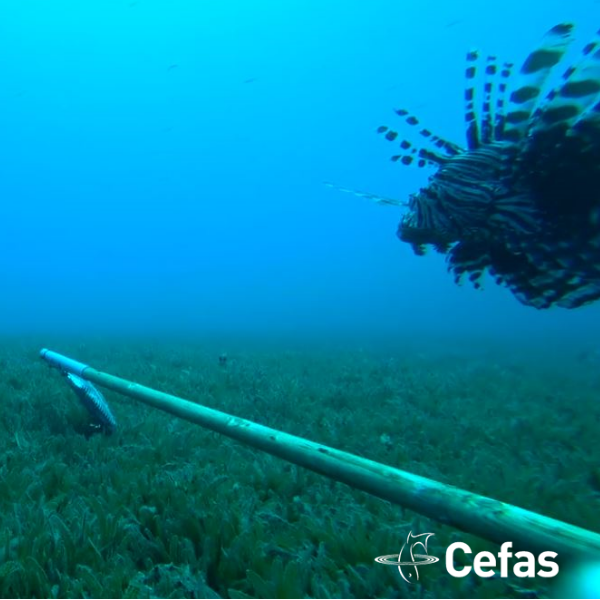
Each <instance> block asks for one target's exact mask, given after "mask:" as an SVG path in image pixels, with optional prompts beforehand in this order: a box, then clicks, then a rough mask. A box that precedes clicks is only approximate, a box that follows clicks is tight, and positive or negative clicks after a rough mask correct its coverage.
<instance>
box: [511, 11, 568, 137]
mask: <svg viewBox="0 0 600 600" xmlns="http://www.w3.org/2000/svg"><path fill="white" fill-rule="evenodd" d="M572 41H573V24H572V23H561V24H560V25H556V26H555V27H553V28H552V29H550V31H548V32H547V33H546V35H544V37H543V38H542V41H541V43H540V45H539V47H538V48H537V50H534V51H533V52H532V53H531V54H530V55H529V56H528V57H527V58H526V59H525V62H524V63H523V65H522V66H521V69H520V71H519V82H518V83H519V85H518V86H517V87H516V89H515V90H514V91H513V92H512V93H511V95H510V98H509V106H508V109H509V110H508V113H507V115H506V126H505V130H504V139H505V140H508V141H511V142H518V141H520V140H522V139H523V138H524V137H525V136H526V135H527V132H528V130H529V128H530V121H531V116H532V114H533V112H534V110H535V108H536V106H537V105H538V104H539V101H540V95H541V93H542V91H543V88H544V85H545V84H546V81H547V80H548V76H549V75H550V74H551V73H552V71H553V70H554V68H555V67H556V65H557V64H558V63H559V62H560V61H561V60H562V58H563V56H564V54H565V52H566V51H567V48H568V47H569V45H570V44H571V42H572Z"/></svg>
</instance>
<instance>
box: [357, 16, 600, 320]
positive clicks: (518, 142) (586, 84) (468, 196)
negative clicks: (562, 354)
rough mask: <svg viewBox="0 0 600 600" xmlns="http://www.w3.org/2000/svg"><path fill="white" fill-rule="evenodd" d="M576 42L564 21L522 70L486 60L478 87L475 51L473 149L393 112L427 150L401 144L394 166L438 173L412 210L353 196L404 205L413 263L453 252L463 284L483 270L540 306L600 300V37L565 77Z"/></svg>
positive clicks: (469, 99) (469, 104)
mask: <svg viewBox="0 0 600 600" xmlns="http://www.w3.org/2000/svg"><path fill="white" fill-rule="evenodd" d="M573 33H574V26H573V25H572V24H569V23H563V24H560V25H557V26H555V27H553V28H552V29H550V31H548V32H547V33H546V34H545V35H544V37H543V38H542V40H541V42H540V44H539V46H538V47H537V48H536V49H535V50H534V51H533V52H532V53H531V54H529V56H528V57H527V59H526V60H525V62H524V63H523V65H522V66H521V68H520V69H519V71H518V73H515V72H514V70H513V65H512V64H510V63H502V64H500V63H499V62H498V61H497V59H496V58H495V57H493V56H492V57H488V58H487V60H486V61H485V69H484V75H483V77H482V78H481V79H482V82H481V85H477V84H476V83H475V82H476V79H477V71H478V65H479V64H480V61H479V56H478V53H477V52H473V51H472V52H469V53H468V55H467V68H466V78H467V87H466V90H465V102H466V115H465V118H466V141H467V147H466V148H463V147H461V146H458V145H456V144H454V143H452V142H450V141H448V140H446V139H443V138H442V137H439V136H436V135H434V134H433V133H432V132H431V131H430V130H428V129H425V128H422V127H421V125H420V124H419V120H418V119H417V118H416V117H415V116H414V115H412V114H410V113H409V112H408V111H406V110H403V109H402V110H397V111H396V113H397V114H398V115H399V116H400V117H402V118H403V119H404V120H405V122H406V123H407V124H408V125H411V126H413V127H416V128H418V129H419V133H420V135H421V136H422V138H423V144H422V145H421V147H418V145H417V144H414V143H412V142H411V141H409V140H403V141H400V144H399V146H400V151H399V153H398V154H396V155H394V156H393V157H392V160H393V161H399V162H400V163H401V164H404V165H410V164H416V165H418V166H419V167H426V166H433V167H435V168H436V169H437V170H436V172H435V173H434V174H433V175H432V176H431V177H430V178H429V180H428V183H427V185H426V187H424V188H422V189H421V190H420V191H419V192H418V193H417V194H413V195H411V196H410V198H409V200H408V202H401V201H396V200H393V199H388V198H382V197H380V196H376V195H373V194H361V193H358V194H359V195H361V196H366V197H368V198H370V199H372V200H374V201H377V202H381V203H387V204H395V205H401V206H404V207H405V210H406V212H405V214H404V215H403V217H402V220H401V222H400V224H399V227H398V237H399V238H400V239H401V240H402V241H404V242H407V243H409V244H411V245H412V248H413V250H414V252H415V253H416V254H417V255H422V254H424V253H425V250H426V248H428V247H433V248H435V249H436V250H437V251H439V252H441V253H443V254H446V256H447V261H448V268H449V271H450V272H451V273H453V274H454V276H455V280H456V282H457V283H460V282H461V280H462V279H463V278H465V277H467V278H468V279H469V280H470V281H471V282H473V284H474V285H475V287H480V286H481V279H482V276H483V275H484V273H486V272H487V273H489V274H490V275H491V276H492V277H493V278H494V279H495V281H496V282H497V283H498V284H500V285H504V286H506V287H508V289H509V290H510V291H511V292H512V293H513V294H514V295H515V296H516V298H517V299H518V300H519V301H520V302H522V303H523V304H526V305H529V306H533V307H535V308H538V309H541V308H549V307H551V306H562V307H565V308H576V307H579V306H582V305H584V304H587V303H589V302H592V301H594V300H597V299H598V298H600V31H599V32H598V33H597V34H596V36H595V37H594V39H593V40H592V41H591V42H590V43H589V44H587V45H586V46H585V47H584V48H583V51H582V53H581V56H580V58H579V59H578V61H577V62H576V63H575V64H574V65H572V66H570V67H569V68H568V69H566V71H565V72H564V73H563V74H562V77H560V72H559V73H557V70H562V69H561V67H560V64H561V62H562V59H563V57H564V55H565V53H566V51H567V49H568V48H569V46H570V45H571V43H572V42H573V39H574V36H573ZM555 75H556V76H557V77H554V76H555ZM553 78H554V82H553V81H552V79H553ZM557 82H558V83H557ZM556 83H557V85H552V84H556ZM548 88H550V89H548ZM378 132H379V133H380V134H382V135H383V136H384V137H385V139H387V140H389V141H390V142H396V140H397V138H398V133H397V132H396V131H394V130H392V129H390V128H389V127H386V126H382V127H380V128H379V129H378ZM355 193H356V192H355Z"/></svg>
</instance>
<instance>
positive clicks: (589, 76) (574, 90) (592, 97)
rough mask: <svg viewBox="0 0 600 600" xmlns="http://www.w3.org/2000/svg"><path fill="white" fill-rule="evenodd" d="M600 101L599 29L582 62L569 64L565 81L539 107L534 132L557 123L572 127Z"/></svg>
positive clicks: (586, 49)
mask: <svg viewBox="0 0 600 600" xmlns="http://www.w3.org/2000/svg"><path fill="white" fill-rule="evenodd" d="M599 101H600V31H597V32H596V35H595V37H594V39H593V40H592V41H591V42H590V43H589V44H587V45H586V46H585V47H584V48H583V51H582V56H581V58H580V60H579V62H578V63H577V64H575V65H573V66H571V67H569V68H568V69H567V70H566V72H565V73H564V74H563V76H562V82H561V84H560V85H559V86H557V87H556V88H554V89H553V90H552V91H551V92H550V93H549V94H548V96H547V97H546V99H545V101H544V103H543V104H542V105H541V106H540V107H539V108H538V109H537V110H536V112H535V114H534V117H533V121H534V126H533V128H532V132H535V131H536V130H539V129H542V128H543V129H548V128H549V127H553V126H555V125H559V124H560V125H564V126H566V128H571V127H573V126H574V125H576V124H577V123H581V122H583V121H585V119H586V114H587V113H588V112H590V111H591V110H592V108H593V106H594V105H595V104H596V103H597V102H599Z"/></svg>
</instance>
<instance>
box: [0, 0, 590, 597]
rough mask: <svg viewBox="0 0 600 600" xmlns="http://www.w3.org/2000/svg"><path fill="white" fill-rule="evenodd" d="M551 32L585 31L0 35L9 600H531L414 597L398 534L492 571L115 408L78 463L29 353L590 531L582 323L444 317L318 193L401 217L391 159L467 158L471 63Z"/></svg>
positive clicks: (386, 253) (351, 502)
mask: <svg viewBox="0 0 600 600" xmlns="http://www.w3.org/2000/svg"><path fill="white" fill-rule="evenodd" d="M562 21H573V22H575V23H577V27H578V39H580V41H581V42H585V41H587V40H589V39H590V38H591V36H592V34H593V32H594V31H595V30H596V29H597V28H598V26H600V3H598V2H596V1H592V0H573V1H571V2H564V1H562V0H546V1H542V0H528V2H527V3H525V2H523V1H519V2H518V1H516V0H506V1H505V2H503V3H501V4H500V3H482V2H475V1H471V0H460V1H455V2H443V1H441V0H405V1H400V0H395V1H392V0H372V1H370V2H368V3H367V2H358V1H345V2H341V1H326V0H325V1H316V0H302V1H300V0H286V1H285V2H275V1H265V0H257V1H255V2H243V1H241V0H236V1H234V0H221V1H218V2H217V1H216V0H214V1H201V0H196V1H192V0H169V1H168V2H166V1H162V2H161V1H158V0H103V1H102V2H100V1H93V0H89V1H88V2H86V3H81V2H74V1H66V0H54V1H53V2H48V1H42V0H18V1H17V0H4V1H3V2H2V3H1V4H0V73H1V76H2V85H0V131H1V132H2V136H1V142H0V197H1V198H2V202H1V204H0V212H1V215H0V274H1V277H2V288H1V289H2V293H1V294H0V336H1V337H0V345H1V348H0V367H1V371H0V373H1V374H2V375H1V377H0V399H1V400H2V404H3V407H4V410H3V411H2V413H0V448H1V449H2V450H1V451H0V596H2V597H104V598H113V597H114V598H118V597H189V598H197V597H205V596H211V595H212V597H236V598H246V597H253V598H254V597H286V598H289V597H438V596H448V597H481V596H484V597H492V598H496V597H505V596H510V597H529V598H531V597H538V596H543V595H544V593H546V592H545V590H544V586H543V582H540V581H538V580H537V579H536V580H534V581H523V580H516V579H514V580H511V579H509V580H500V579H498V578H493V579H491V580H483V579H480V578H475V577H473V578H469V577H468V578H465V579H464V580H454V579H451V578H450V577H448V576H447V574H446V573H445V572H444V571H443V570H442V569H441V568H440V569H438V570H437V571H435V570H434V568H431V569H429V570H424V571H427V573H426V574H424V576H423V577H422V579H421V580H420V582H419V583H418V585H409V584H406V583H405V582H404V581H402V579H401V578H400V577H399V575H398V573H397V572H396V570H395V569H390V568H389V567H384V566H381V565H377V564H376V563H375V562H374V558H375V556H378V555H381V554H387V553H390V552H394V551H396V550H399V549H400V546H401V543H402V540H403V539H405V537H406V534H407V533H408V531H409V530H411V529H412V530H413V531H417V530H418V531H433V532H435V534H436V536H435V538H433V540H432V542H431V545H430V550H431V554H434V555H435V554H437V555H438V556H440V555H442V553H443V551H444V549H445V548H446V546H447V545H448V544H449V543H451V541H455V540H456V539H460V540H462V541H467V542H468V543H469V544H470V545H471V547H472V548H473V549H474V551H475V552H477V551H478V550H479V549H490V548H492V549H493V546H491V545H489V544H487V543H485V542H483V541H481V540H478V539H477V538H474V537H472V536H469V535H467V534H463V533H461V532H457V531H456V530H453V529H451V528H449V527H444V526H442V525H441V524H438V523H436V522H433V521H430V520H428V519H425V518H423V517H419V516H418V515H416V514H414V513H411V512H409V511H404V510H403V509H401V508H400V507H397V506H392V505H391V504H388V503H386V502H383V501H381V500H378V499H375V498H372V497H369V496H367V495H366V494H363V493H361V492H356V491H353V490H351V489H350V488H348V487H346V486H343V485H341V484H337V483H333V482H330V481H329V480H327V479H325V478H323V477H320V476H318V475H315V474H313V473H310V472H307V471H304V470H302V469H299V468H296V467H295V466H290V465H288V464H287V463H284V462H283V461H280V460H277V459H275V458H272V457H270V456H268V455H265V454H262V453H259V452H257V451H254V450H252V449H249V448H246V447H244V446H241V445H240V444H237V443H234V442H232V441H229V440H227V439H225V438H222V437H219V436H217V435H215V434H213V433H209V432H207V431H204V430H202V429H200V428H199V427H195V426H193V425H191V424H188V423H185V422H183V421H177V420H176V419H174V418H173V417H171V416H168V415H165V414H162V413H159V412H158V411H153V410H151V409H148V408H146V407H144V406H142V405H140V404H136V403H135V402H134V401H132V400H128V399H125V398H121V397H119V396H117V395H115V394H111V393H107V399H108V401H109V403H110V405H111V408H112V409H113V412H114V413H115V416H116V418H117V421H118V424H119V426H118V430H117V431H116V433H115V434H114V435H112V436H103V435H95V436H92V437H89V438H87V437H86V436H85V435H83V431H84V430H85V422H86V418H87V415H86V414H85V411H84V409H83V408H82V407H81V405H80V404H79V403H78V401H77V399H76V398H75V396H74V395H73V394H72V392H70V391H69V390H68V388H67V386H66V385H65V384H64V382H63V381H61V378H60V377H59V376H58V374H57V373H56V372H54V371H49V370H48V368H47V367H46V366H45V365H43V364H41V362H40V361H39V359H38V357H37V352H38V350H39V349H40V348H41V347H44V346H45V347H49V348H51V349H53V350H56V351H59V352H63V353H65V354H67V355H69V356H72V357H73V358H76V359H78V360H81V361H84V362H88V363H90V364H91V365H92V366H93V367H95V368H97V369H100V370H103V371H107V372H109V373H113V374H116V375H119V376H123V377H126V378H128V379H131V380H133V381H137V382H139V383H142V384H145V385H148V386H151V387H154V388H157V389H160V390H163V391H168V392H171V393H173V394H176V395H179V396H181V397H183V398H188V399H190V400H194V401H197V402H199V403H201V404H205V405H208V406H211V407H214V408H218V409H219V410H223V411H225V412H228V413H232V414H235V415H238V416H241V417H245V418H248V419H251V420H253V421H257V422H259V423H262V424H266V425H268V426H270V427H274V428H277V429H281V430H283V431H287V432H290V433H293V434H295V435H300V436H303V437H306V438H308V439H311V440H315V441H318V442H322V443H325V444H328V445H330V446H333V447H336V448H340V449H343V450H347V451H349V452H353V453H356V454H358V455H361V456H366V457H368V458H372V459H374V460H377V461H380V462H383V463H385V464H390V465H394V466H397V467H399V468H402V469H406V470H408V471H410V472H413V473H417V474H420V475H424V476H426V477H431V478H433V479H436V480H439V481H443V482H445V483H449V484H453V485H456V486H458V487H461V488H465V489H468V490H470V491H473V492H477V493H479V494H484V495H488V496H491V497H493V498H496V499H498V500H502V501H506V502H509V503H511V504H516V505H518V506H521V507H524V508H527V509H530V510H534V511H536V512H540V513H542V514H545V515H548V516H551V517H554V518H558V519H560V520H564V521H566V522H569V523H572V524H575V525H579V526H581V527H585V528H587V529H590V530H592V531H600V516H599V510H598V509H599V508H600V505H599V502H600V470H599V468H598V464H599V459H600V446H599V445H598V429H599V426H600V405H599V403H598V393H599V391H600V375H599V374H598V367H599V365H600V341H599V340H600V305H591V306H586V307H583V308H580V309H577V310H573V311H568V310H561V309H550V310H547V311H536V310H534V309H532V308H530V307H526V306H523V305H521V304H519V303H518V301H517V300H515V298H514V297H513V296H512V295H511V294H510V293H509V292H508V291H506V290H504V289H502V288H499V287H498V286H496V285H495V284H494V283H493V282H492V281H491V279H490V281H489V283H487V284H486V285H484V289H483V290H475V289H473V288H472V286H470V285H469V284H468V283H466V284H465V285H463V286H456V285H455V284H454V282H453V279H452V277H451V276H449V275H448V273H447V272H446V265H445V264H444V258H443V257H442V256H439V255H436V254H435V253H431V254H429V255H428V256H427V257H424V258H423V257H416V256H414V255H413V253H412V251H411V249H410V247H409V246H408V245H406V244H402V243H400V242H399V241H398V239H397V238H396V235H395V230H396V227H397V223H398V220H399V215H398V212H397V209H395V208H393V207H378V206H375V205H374V204H373V203H370V202H368V201H364V200H361V199H359V198H356V197H354V196H351V195H347V194H343V193H340V192H338V191H337V190H335V189H331V188H329V187H327V186H325V185H324V184H323V182H325V181H332V182H335V183H336V184H339V185H341V186H343V187H345V186H347V187H350V188H355V189H359V190H367V191H369V192H373V193H376V194H381V195H384V196H389V197H393V198H398V199H401V200H402V199H406V198H408V195H409V194H410V193H412V192H415V191H417V190H418V189H419V187H420V186H422V185H424V184H425V182H426V180H427V175H428V172H427V171H426V170H418V169H407V168H403V167H401V166H399V165H397V164H394V163H392V162H390V161H389V153H390V148H389V145H388V144H386V143H383V142H382V140H381V139H380V138H379V137H378V136H377V135H376V129H377V127H378V126H379V125H381V123H383V122H387V121H388V119H389V117H390V116H391V115H392V110H393V109H395V108H399V107H405V108H407V109H409V110H411V111H415V112H418V115H419V118H420V120H421V122H422V123H424V124H426V125H427V126H429V127H431V128H432V129H433V130H435V131H436V133H438V134H439V135H442V136H444V137H446V138H447V139H450V140H453V141H456V142H459V143H462V142H463V140H464V117H463V112H464V107H463V102H464V100H463V94H464V86H465V79H464V68H465V60H464V58H465V54H466V52H467V51H468V50H470V49H471V48H473V47H477V48H480V49H481V50H482V52H483V53H493V54H496V55H498V56H499V57H500V58H501V59H502V60H510V61H513V62H516V63H519V62H520V61H522V60H523V59H524V58H525V56H526V55H527V53H528V52H529V51H530V50H531V49H532V48H533V47H534V46H535V44H536V42H537V41H538V40H539V38H540V37H541V36H542V34H543V33H544V32H545V31H546V30H548V29H549V28H550V27H552V26H553V25H555V24H557V23H560V22H562ZM222 353H226V354H227V357H228V361H227V365H226V366H223V365H220V364H219V361H218V357H219V355H221V354H222ZM430 571H431V572H430ZM442 573H443V574H442Z"/></svg>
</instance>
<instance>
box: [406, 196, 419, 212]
mask: <svg viewBox="0 0 600 600" xmlns="http://www.w3.org/2000/svg"><path fill="white" fill-rule="evenodd" d="M418 201H419V194H409V196H408V207H409V208H410V209H411V210H414V209H415V206H416V204H417V202H418Z"/></svg>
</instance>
